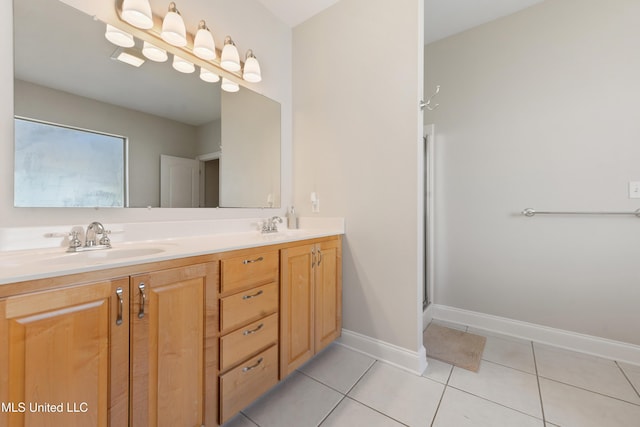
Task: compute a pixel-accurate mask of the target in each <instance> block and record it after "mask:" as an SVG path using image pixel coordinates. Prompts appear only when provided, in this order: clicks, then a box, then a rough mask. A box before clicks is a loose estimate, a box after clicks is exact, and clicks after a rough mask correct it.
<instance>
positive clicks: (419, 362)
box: [338, 329, 427, 375]
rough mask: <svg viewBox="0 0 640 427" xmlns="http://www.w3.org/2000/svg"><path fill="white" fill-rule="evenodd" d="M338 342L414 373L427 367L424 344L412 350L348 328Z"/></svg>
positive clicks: (343, 331)
mask: <svg viewBox="0 0 640 427" xmlns="http://www.w3.org/2000/svg"><path fill="white" fill-rule="evenodd" d="M338 343H339V344H341V345H343V346H345V347H348V348H350V349H352V350H355V351H358V352H360V353H364V354H366V355H367V356H371V357H373V358H376V359H378V360H381V361H383V362H386V363H389V364H391V365H394V366H397V367H399V368H401V369H404V370H405V371H409V372H411V373H413V374H417V375H422V373H423V372H424V371H425V369H427V351H426V350H425V348H424V346H421V347H420V349H419V351H411V350H407V349H406V348H403V347H398V346H396V345H393V344H389V343H388V342H384V341H380V340H377V339H375V338H371V337H369V336H366V335H362V334H359V333H357V332H353V331H349V330H346V329H343V330H342V336H341V337H340V338H339V339H338Z"/></svg>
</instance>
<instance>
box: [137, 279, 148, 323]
mask: <svg viewBox="0 0 640 427" xmlns="http://www.w3.org/2000/svg"><path fill="white" fill-rule="evenodd" d="M144 288H145V286H144V283H140V284H139V285H138V289H139V290H140V310H139V311H138V319H142V318H143V317H144V306H145V303H146V302H147V294H146V293H145V292H144Z"/></svg>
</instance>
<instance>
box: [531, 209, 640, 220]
mask: <svg viewBox="0 0 640 427" xmlns="http://www.w3.org/2000/svg"><path fill="white" fill-rule="evenodd" d="M522 215H524V216H528V217H532V216H536V215H633V216H636V217H638V218H640V209H636V210H635V211H633V212H589V211H537V210H535V209H531V208H527V209H525V210H523V211H522Z"/></svg>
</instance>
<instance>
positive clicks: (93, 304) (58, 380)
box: [0, 279, 129, 427]
mask: <svg viewBox="0 0 640 427" xmlns="http://www.w3.org/2000/svg"><path fill="white" fill-rule="evenodd" d="M127 304H128V280H127V279H121V280H113V281H104V282H98V283H92V284H83V285H79V286H73V287H67V288H62V289H55V290H50V291H44V292H34V293H30V294H25V295H19V296H14V297H9V298H7V299H5V300H3V301H0V316H1V318H0V341H1V342H0V402H2V405H4V406H3V408H2V410H1V411H0V425H2V426H8V427H11V426H34V427H35V426H38V427H39V426H78V427H84V426H109V425H110V426H123V425H127V422H128V420H127V414H128V402H129V399H128V378H129V363H128V361H129V359H128V342H129V328H128V316H127V307H128V305H127ZM120 320H121V321H120Z"/></svg>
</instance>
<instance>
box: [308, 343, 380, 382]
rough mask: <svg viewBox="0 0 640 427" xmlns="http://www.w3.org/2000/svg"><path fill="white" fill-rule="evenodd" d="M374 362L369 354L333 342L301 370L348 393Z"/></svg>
mask: <svg viewBox="0 0 640 427" xmlns="http://www.w3.org/2000/svg"><path fill="white" fill-rule="evenodd" d="M374 362H375V359H373V358H371V357H369V356H366V355H364V354H362V353H358V352H356V351H353V350H350V349H348V348H346V347H344V346H342V345H339V344H332V345H331V346H329V347H328V348H326V349H325V350H323V351H322V352H321V353H320V354H319V355H317V356H316V357H314V358H313V359H312V360H311V361H309V362H308V363H306V364H305V365H303V366H302V367H301V368H300V369H299V370H300V371H301V372H304V373H305V374H306V375H309V376H310V377H312V378H315V379H316V380H318V381H320V382H321V383H323V384H325V385H328V386H329V387H331V388H334V389H336V390H338V391H339V392H341V393H343V394H346V393H347V392H348V391H349V390H350V389H351V387H353V386H354V384H355V383H356V382H357V381H358V380H359V379H360V377H362V375H364V373H365V372H367V369H369V368H370V367H371V365H373V363H374Z"/></svg>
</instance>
